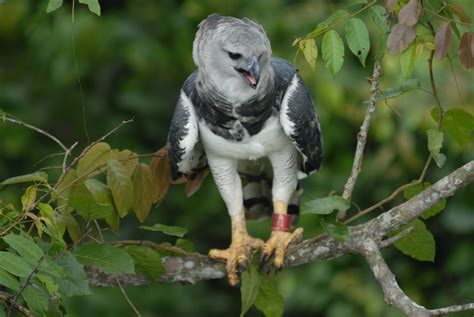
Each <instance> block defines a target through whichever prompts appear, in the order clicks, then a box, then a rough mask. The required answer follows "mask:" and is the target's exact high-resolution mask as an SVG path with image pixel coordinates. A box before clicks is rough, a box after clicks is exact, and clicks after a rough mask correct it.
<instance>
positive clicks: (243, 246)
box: [209, 210, 263, 286]
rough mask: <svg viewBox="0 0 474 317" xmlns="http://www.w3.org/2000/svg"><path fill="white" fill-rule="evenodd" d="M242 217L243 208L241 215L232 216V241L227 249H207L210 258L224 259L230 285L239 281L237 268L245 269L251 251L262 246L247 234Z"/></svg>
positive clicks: (261, 243) (260, 242)
mask: <svg viewBox="0 0 474 317" xmlns="http://www.w3.org/2000/svg"><path fill="white" fill-rule="evenodd" d="M244 217H245V216H244V212H243V210H242V217H232V242H231V244H230V246H229V248H228V249H225V250H218V249H212V250H211V251H209V256H210V257H211V258H213V259H217V260H225V261H226V263H227V266H226V269H227V277H228V280H229V284H230V285H232V286H235V285H237V284H238V283H239V278H238V270H239V268H241V269H245V268H246V267H247V265H248V262H249V261H250V258H251V256H252V253H253V251H254V250H257V249H260V248H261V247H262V246H263V241H262V240H260V239H257V238H253V237H251V236H249V235H248V233H247V226H246V224H245V219H244Z"/></svg>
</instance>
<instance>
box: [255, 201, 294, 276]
mask: <svg viewBox="0 0 474 317" xmlns="http://www.w3.org/2000/svg"><path fill="white" fill-rule="evenodd" d="M273 208H274V213H273V217H272V234H271V236H270V239H268V241H267V242H266V243H265V244H264V246H263V254H264V255H265V257H266V258H268V257H270V256H271V255H272V254H273V253H274V254H275V260H274V262H273V263H274V265H275V267H277V268H281V267H282V266H283V262H284V260H285V252H286V249H287V248H288V245H289V244H290V243H292V242H296V243H297V242H299V241H301V239H302V238H303V228H297V229H295V231H293V232H289V229H290V226H291V215H288V214H287V209H288V205H287V204H286V203H285V202H283V201H275V202H274V203H273Z"/></svg>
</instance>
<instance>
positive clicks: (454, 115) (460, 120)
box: [431, 108, 474, 146]
mask: <svg viewBox="0 0 474 317" xmlns="http://www.w3.org/2000/svg"><path fill="white" fill-rule="evenodd" d="M431 116H432V117H433V119H434V120H435V121H436V122H438V117H439V110H438V108H433V110H432V111H431ZM441 129H442V130H443V131H444V132H446V134H448V135H449V137H450V138H452V139H453V140H454V141H455V142H456V143H458V144H459V145H460V146H466V145H467V144H468V143H469V142H470V141H471V140H472V132H473V131H474V116H473V115H472V114H470V113H469V112H467V111H466V110H464V109H460V108H453V109H449V110H447V111H446V112H445V113H444V116H443V122H442V123H441Z"/></svg>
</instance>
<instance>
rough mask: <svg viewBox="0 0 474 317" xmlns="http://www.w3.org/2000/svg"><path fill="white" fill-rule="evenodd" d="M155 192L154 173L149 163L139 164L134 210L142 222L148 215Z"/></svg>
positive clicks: (134, 192)
mask: <svg viewBox="0 0 474 317" xmlns="http://www.w3.org/2000/svg"><path fill="white" fill-rule="evenodd" d="M154 193H155V183H154V181H153V175H152V174H151V170H150V168H149V167H148V165H145V164H143V163H141V164H139V165H138V167H137V169H136V171H135V176H134V178H133V205H132V207H133V210H134V211H135V215H136V216H137V218H138V220H140V222H144V221H145V219H146V218H147V217H148V214H149V212H150V209H151V206H152V204H153V198H154Z"/></svg>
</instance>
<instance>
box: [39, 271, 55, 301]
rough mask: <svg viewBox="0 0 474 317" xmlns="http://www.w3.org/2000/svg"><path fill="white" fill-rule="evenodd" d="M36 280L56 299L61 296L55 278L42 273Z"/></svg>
mask: <svg viewBox="0 0 474 317" xmlns="http://www.w3.org/2000/svg"><path fill="white" fill-rule="evenodd" d="M36 278H37V279H38V280H40V281H41V282H42V283H43V285H44V288H45V289H46V291H47V292H48V294H49V295H51V296H56V297H59V296H61V294H59V286H58V284H56V283H55V282H54V280H53V278H52V277H51V276H50V275H47V274H41V273H40V274H36Z"/></svg>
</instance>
